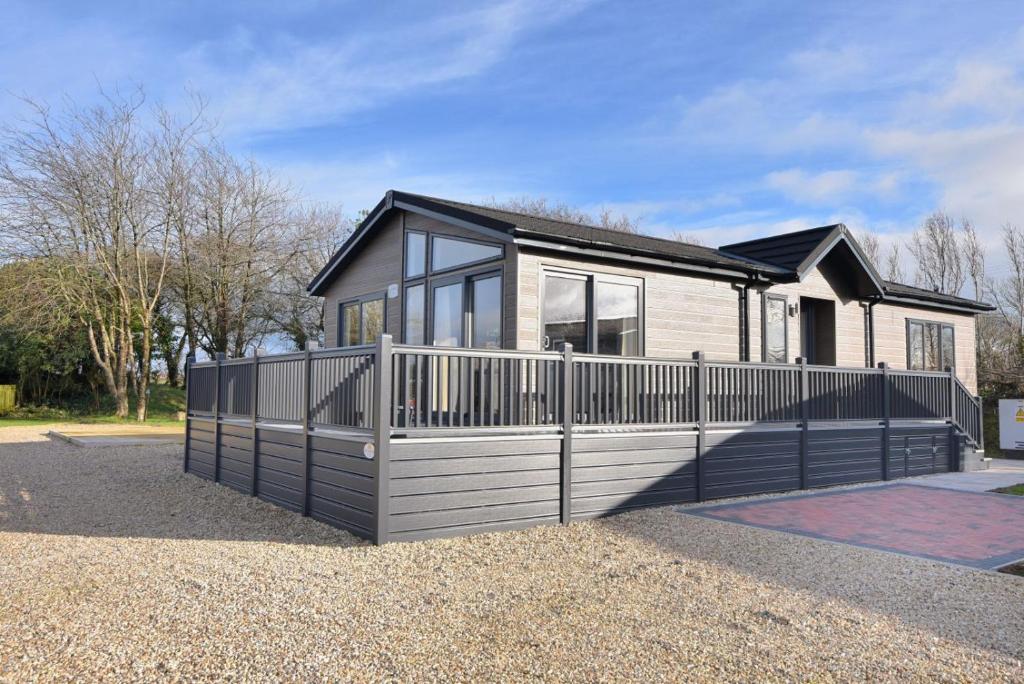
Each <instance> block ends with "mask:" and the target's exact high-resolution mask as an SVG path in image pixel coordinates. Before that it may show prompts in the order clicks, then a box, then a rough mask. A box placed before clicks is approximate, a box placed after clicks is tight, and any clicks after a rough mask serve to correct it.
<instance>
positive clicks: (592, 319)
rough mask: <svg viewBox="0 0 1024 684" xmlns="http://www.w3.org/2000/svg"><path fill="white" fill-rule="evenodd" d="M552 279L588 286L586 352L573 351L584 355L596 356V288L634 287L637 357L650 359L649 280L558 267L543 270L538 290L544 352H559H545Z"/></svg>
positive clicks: (545, 267)
mask: <svg viewBox="0 0 1024 684" xmlns="http://www.w3.org/2000/svg"><path fill="white" fill-rule="evenodd" d="M549 275H551V276H554V277H556V278H572V279H575V280H582V281H584V282H585V283H586V298H587V301H586V317H587V326H586V327H587V348H586V349H574V350H573V351H575V352H578V353H582V354H597V326H598V323H597V286H598V284H600V283H602V282H604V283H614V284H617V285H631V286H633V287H636V294H637V303H636V306H637V312H636V313H637V332H638V335H637V356H646V355H647V313H646V309H647V305H646V302H647V279H646V278H644V277H642V276H624V275H615V274H612V273H601V272H598V271H585V270H581V269H571V268H561V267H557V266H541V269H540V284H539V286H538V288H537V290H538V292H537V295H538V305H537V323H538V325H537V328H538V331H537V334H538V338H537V345H538V348H539V349H540V350H541V351H556V350H554V349H546V348H545V346H544V338H545V337H547V336H546V335H545V334H544V291H545V289H546V288H545V284H546V282H547V277H548V276H549Z"/></svg>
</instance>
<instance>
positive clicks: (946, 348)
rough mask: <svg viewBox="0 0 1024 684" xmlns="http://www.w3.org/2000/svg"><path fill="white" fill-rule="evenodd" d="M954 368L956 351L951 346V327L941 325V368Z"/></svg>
mask: <svg viewBox="0 0 1024 684" xmlns="http://www.w3.org/2000/svg"><path fill="white" fill-rule="evenodd" d="M947 366H948V367H950V368H956V351H955V350H954V348H953V328H951V327H950V326H948V325H944V326H942V370H945V369H946V367H947Z"/></svg>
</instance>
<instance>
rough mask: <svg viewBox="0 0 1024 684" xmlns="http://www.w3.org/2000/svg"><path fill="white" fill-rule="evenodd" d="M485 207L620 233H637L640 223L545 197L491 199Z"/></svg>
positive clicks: (625, 217) (619, 215)
mask: <svg viewBox="0 0 1024 684" xmlns="http://www.w3.org/2000/svg"><path fill="white" fill-rule="evenodd" d="M487 206H489V207H493V208H494V209H501V210H502V211H511V212H514V213H517V214H528V215H530V216H541V217H544V218H549V219H554V220H556V221H564V222H566V223H577V224H579V225H584V226H596V227H598V228H607V229H608V230H617V231H620V232H622V233H639V232H640V221H639V219H634V218H631V217H629V216H626V215H625V214H615V213H614V212H613V211H611V210H609V209H602V210H601V213H600V214H598V215H597V216H593V215H591V214H588V213H587V212H585V211H583V210H582V209H580V208H578V207H574V206H572V205H569V204H566V203H564V202H554V203H551V202H548V200H547V198H545V197H536V198H531V197H514V198H512V199H508V200H504V201H501V202H499V201H497V200H496V199H494V198H492V199H491V200H490V201H489V202H487Z"/></svg>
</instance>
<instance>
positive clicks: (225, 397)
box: [219, 359, 253, 417]
mask: <svg viewBox="0 0 1024 684" xmlns="http://www.w3.org/2000/svg"><path fill="white" fill-rule="evenodd" d="M219 387H220V414H221V415H222V416H224V415H226V416H247V417H248V416H249V415H250V414H251V413H252V404H251V402H252V389H253V387H252V359H231V360H230V361H223V362H221V367H220V385H219Z"/></svg>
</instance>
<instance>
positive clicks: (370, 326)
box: [363, 299, 384, 344]
mask: <svg viewBox="0 0 1024 684" xmlns="http://www.w3.org/2000/svg"><path fill="white" fill-rule="evenodd" d="M383 332H384V300H383V299H372V300H370V301H368V302H363V344H373V343H375V342H376V341H377V338H378V337H380V335H381V333H383Z"/></svg>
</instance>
